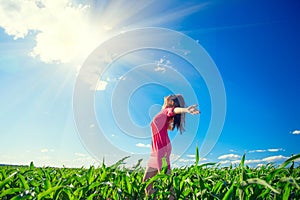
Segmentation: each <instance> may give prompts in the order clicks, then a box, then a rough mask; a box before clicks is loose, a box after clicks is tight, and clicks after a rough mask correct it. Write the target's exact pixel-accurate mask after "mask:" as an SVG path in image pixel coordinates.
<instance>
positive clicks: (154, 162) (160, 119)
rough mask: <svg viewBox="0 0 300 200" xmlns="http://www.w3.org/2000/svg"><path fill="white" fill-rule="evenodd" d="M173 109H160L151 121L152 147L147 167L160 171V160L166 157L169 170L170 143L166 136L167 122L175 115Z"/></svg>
mask: <svg viewBox="0 0 300 200" xmlns="http://www.w3.org/2000/svg"><path fill="white" fill-rule="evenodd" d="M173 111H174V108H165V109H162V110H161V111H160V112H159V113H158V114H157V115H156V116H155V117H154V118H153V120H152V122H151V130H152V147H151V155H150V159H149V162H148V167H151V168H155V169H158V170H161V168H162V158H163V157H164V156H166V160H167V164H168V168H169V169H170V168H171V167H170V155H171V150H172V146H171V142H170V139H169V136H168V126H169V120H170V118H171V117H172V116H174V115H175V113H174V112H173Z"/></svg>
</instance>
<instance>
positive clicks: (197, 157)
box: [195, 145, 199, 166]
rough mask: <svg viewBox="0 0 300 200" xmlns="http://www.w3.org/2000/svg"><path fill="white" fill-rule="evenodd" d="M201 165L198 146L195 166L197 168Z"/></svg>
mask: <svg viewBox="0 0 300 200" xmlns="http://www.w3.org/2000/svg"><path fill="white" fill-rule="evenodd" d="M198 163H199V148H198V145H197V146H196V161H195V165H196V166H197V165H198Z"/></svg>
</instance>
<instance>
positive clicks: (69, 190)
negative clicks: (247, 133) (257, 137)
mask: <svg viewBox="0 0 300 200" xmlns="http://www.w3.org/2000/svg"><path fill="white" fill-rule="evenodd" d="M197 155H198V154H197ZM299 157H300V154H298V155H295V156H293V157H291V158H289V159H288V160H286V161H285V162H284V163H282V164H281V165H280V166H276V167H275V166H274V165H273V164H267V165H265V166H261V167H258V168H250V167H249V166H245V165H244V161H245V155H244V156H243V158H242V160H241V162H240V164H239V165H238V166H229V167H220V166H218V165H216V164H214V163H206V164H202V165H199V164H198V161H199V156H196V163H195V164H194V165H193V166H189V167H183V168H176V169H173V170H172V173H171V175H166V174H165V173H164V172H165V171H166V168H164V170H163V171H162V172H161V173H160V174H158V175H156V176H155V177H153V178H152V179H150V180H148V181H147V182H146V183H142V178H143V174H144V168H142V167H141V166H140V162H141V160H140V161H139V162H138V163H137V164H136V166H134V167H132V168H131V169H128V168H125V167H124V165H123V163H124V161H126V158H124V159H122V160H120V161H119V162H117V163H116V164H115V165H113V166H109V167H108V166H105V165H104V164H103V165H102V166H101V167H97V168H94V167H90V168H89V169H85V168H78V169H71V168H52V167H42V168H38V167H35V166H34V165H33V163H31V164H30V166H20V167H13V166H2V167H0V199H154V198H155V199H168V197H169V196H170V195H171V191H172V194H173V195H174V196H175V199H255V200H256V199H300V167H299V166H295V164H294V160H296V159H299ZM151 182H153V184H154V188H155V189H156V192H155V193H154V194H153V195H152V196H151V197H146V196H145V193H144V188H145V187H146V186H147V185H148V184H149V183H151Z"/></svg>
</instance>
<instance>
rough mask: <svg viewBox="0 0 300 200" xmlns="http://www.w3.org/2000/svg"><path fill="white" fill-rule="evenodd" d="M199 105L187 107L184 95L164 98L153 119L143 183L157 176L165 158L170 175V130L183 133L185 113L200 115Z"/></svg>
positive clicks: (150, 187) (149, 187) (150, 186)
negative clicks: (149, 151) (150, 142)
mask: <svg viewBox="0 0 300 200" xmlns="http://www.w3.org/2000/svg"><path fill="white" fill-rule="evenodd" d="M196 107H197V105H192V106H189V107H187V108H186V107H185V101H184V98H183V96H182V95H180V94H177V95H169V96H167V97H165V98H164V105H163V107H162V110H161V111H160V112H159V113H158V114H157V115H156V116H155V117H154V118H153V120H152V122H151V131H152V145H151V154H150V158H149V161H148V165H147V169H146V172H145V175H144V178H143V181H146V180H147V179H149V178H151V177H153V176H155V175H156V174H157V173H158V172H159V171H160V170H161V169H162V159H163V158H164V157H165V158H166V161H167V164H168V174H169V173H170V170H171V166H170V155H171V150H172V146H171V142H170V139H169V136H168V130H174V129H175V128H176V129H178V130H179V131H180V133H182V132H183V131H184V126H185V113H189V114H192V115H195V114H199V113H200V111H199V110H198V109H196ZM153 192H154V191H153V188H152V184H149V186H148V187H147V188H146V193H147V195H151V194H152V193H153Z"/></svg>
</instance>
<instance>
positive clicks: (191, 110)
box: [174, 104, 200, 115]
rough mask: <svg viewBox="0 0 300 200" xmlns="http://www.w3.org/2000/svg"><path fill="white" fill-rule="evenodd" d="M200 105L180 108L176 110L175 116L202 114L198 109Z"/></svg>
mask: <svg viewBox="0 0 300 200" xmlns="http://www.w3.org/2000/svg"><path fill="white" fill-rule="evenodd" d="M197 106H198V105H197V104H195V105H192V106H189V107H187V108H180V107H176V108H174V113H175V114H181V113H190V114H192V115H196V114H200V111H199V110H198V109H197V108H196V107H197Z"/></svg>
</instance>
